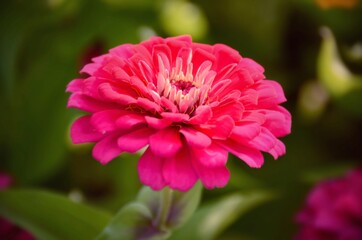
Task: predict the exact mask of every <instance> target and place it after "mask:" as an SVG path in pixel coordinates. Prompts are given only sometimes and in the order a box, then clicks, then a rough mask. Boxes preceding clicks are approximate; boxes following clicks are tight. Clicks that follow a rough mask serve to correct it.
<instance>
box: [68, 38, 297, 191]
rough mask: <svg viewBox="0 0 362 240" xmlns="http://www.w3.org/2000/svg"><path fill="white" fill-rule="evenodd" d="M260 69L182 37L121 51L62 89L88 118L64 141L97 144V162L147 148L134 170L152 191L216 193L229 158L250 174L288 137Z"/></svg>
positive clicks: (286, 121)
mask: <svg viewBox="0 0 362 240" xmlns="http://www.w3.org/2000/svg"><path fill="white" fill-rule="evenodd" d="M263 71H264V69H263V68H262V67H261V66H260V65H259V64H257V63H256V62H254V61H253V60H251V59H248V58H242V57H241V56H240V55H239V53H238V52H237V51H235V50H234V49H232V48H230V47H228V46H226V45H223V44H216V45H212V46H211V45H206V44H199V43H193V42H192V40H191V38H190V37H189V36H180V37H173V38H166V39H163V38H160V37H153V38H151V39H150V40H148V41H144V42H142V43H140V44H136V45H132V44H123V45H120V46H118V47H115V48H113V49H111V50H110V51H109V53H107V54H105V55H102V56H99V57H96V58H94V59H93V62H92V63H89V64H87V65H85V67H84V68H83V69H82V71H81V72H83V73H87V74H88V75H89V77H88V78H85V79H75V80H73V81H72V82H71V83H70V84H69V85H68V88H67V91H69V92H71V93H72V94H71V96H70V98H69V102H68V107H75V108H79V109H81V110H84V111H86V112H88V113H89V114H88V115H86V116H83V117H80V118H78V119H77V120H76V121H75V122H74V123H73V125H72V127H71V138H72V140H73V142H74V143H83V142H96V145H95V146H94V148H93V156H94V158H96V159H97V160H98V161H100V162H101V163H102V164H106V163H108V162H109V161H111V160H112V159H113V158H115V157H117V156H118V155H119V154H121V153H123V152H130V153H135V152H137V151H138V150H140V149H141V148H143V147H145V146H147V149H146V151H145V152H144V154H143V155H142V156H141V158H140V159H139V162H138V173H139V177H140V179H141V181H142V183H144V184H145V185H148V186H150V187H151V188H153V189H155V190H158V189H162V188H163V187H165V186H169V187H171V188H173V189H178V190H181V191H186V190H188V189H190V188H191V187H192V186H193V185H194V183H195V182H196V181H197V180H198V179H200V180H201V181H202V183H203V184H204V185H205V186H206V187H207V188H214V187H223V186H225V184H226V183H227V182H228V179H229V171H228V169H227V168H226V166H225V165H226V162H227V158H228V152H231V153H232V154H234V155H235V156H237V157H239V158H240V159H242V160H243V161H244V162H246V163H247V164H248V165H249V166H250V167H260V166H261V165H262V164H263V161H264V159H263V155H262V153H261V151H264V152H268V153H270V154H271V155H273V157H274V158H278V157H279V156H280V155H282V154H284V153H285V146H284V144H283V143H282V142H281V141H280V140H278V139H277V137H281V136H284V135H287V134H289V133H290V125H291V116H290V114H289V112H288V111H287V110H286V109H284V108H283V107H281V106H279V104H280V103H282V102H284V101H285V100H286V99H285V97H284V94H283V90H282V88H281V86H280V85H279V84H278V83H277V82H275V81H271V80H265V79H264V78H265V77H264V75H263Z"/></svg>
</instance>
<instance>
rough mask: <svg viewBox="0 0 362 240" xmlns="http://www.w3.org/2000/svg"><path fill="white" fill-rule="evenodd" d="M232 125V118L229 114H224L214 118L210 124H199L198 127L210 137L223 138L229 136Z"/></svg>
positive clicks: (233, 123)
mask: <svg viewBox="0 0 362 240" xmlns="http://www.w3.org/2000/svg"><path fill="white" fill-rule="evenodd" d="M234 126H235V122H234V120H233V119H232V118H231V117H230V116H229V115H225V116H222V117H219V118H218V119H216V121H215V123H213V124H212V125H211V124H210V125H208V124H205V125H200V129H202V132H204V133H205V134H207V135H208V136H210V137H211V138H212V139H222V140H224V139H227V138H228V137H229V136H230V134H231V132H232V130H233V128H234Z"/></svg>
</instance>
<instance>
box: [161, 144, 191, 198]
mask: <svg viewBox="0 0 362 240" xmlns="http://www.w3.org/2000/svg"><path fill="white" fill-rule="evenodd" d="M163 176H164V179H165V181H166V183H167V185H168V186H170V187H171V188H172V189H176V190H180V191H187V190H189V189H190V188H191V187H192V186H193V185H194V184H195V182H196V181H197V179H198V177H197V174H196V172H195V170H194V167H193V165H192V159H191V155H190V152H189V149H188V148H183V149H182V150H181V151H179V152H178V153H177V154H175V155H174V156H173V157H171V158H165V159H164V165H163Z"/></svg>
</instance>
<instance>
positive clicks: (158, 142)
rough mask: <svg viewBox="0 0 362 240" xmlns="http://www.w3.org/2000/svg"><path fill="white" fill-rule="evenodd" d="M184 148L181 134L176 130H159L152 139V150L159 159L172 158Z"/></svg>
mask: <svg viewBox="0 0 362 240" xmlns="http://www.w3.org/2000/svg"><path fill="white" fill-rule="evenodd" d="M181 147H182V142H181V139H180V133H179V131H178V129H176V128H171V127H170V128H165V129H162V130H159V131H158V132H157V133H156V134H154V135H152V136H151V137H150V149H151V150H152V152H153V154H155V155H156V156H159V157H164V158H168V157H172V156H174V155H175V154H176V153H177V152H178V151H179V150H180V149H181Z"/></svg>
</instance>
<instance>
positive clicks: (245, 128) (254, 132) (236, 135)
mask: <svg viewBox="0 0 362 240" xmlns="http://www.w3.org/2000/svg"><path fill="white" fill-rule="evenodd" d="M260 131H261V128H260V125H259V124H257V123H250V122H249V123H245V124H242V125H239V126H235V127H234V129H233V132H232V136H231V138H232V139H234V140H235V141H237V142H248V141H250V140H252V139H254V138H255V137H256V136H258V135H259V134H260Z"/></svg>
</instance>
